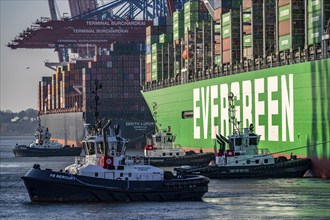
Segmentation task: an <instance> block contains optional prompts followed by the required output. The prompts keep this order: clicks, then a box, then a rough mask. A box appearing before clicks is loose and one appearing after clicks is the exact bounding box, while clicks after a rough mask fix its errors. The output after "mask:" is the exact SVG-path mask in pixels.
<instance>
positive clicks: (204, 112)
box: [193, 74, 294, 142]
mask: <svg viewBox="0 0 330 220" xmlns="http://www.w3.org/2000/svg"><path fill="white" fill-rule="evenodd" d="M293 83H294V80H293V74H288V75H280V76H270V77H267V78H257V79H254V80H245V81H241V82H232V83H229V84H219V85H210V86H206V87H200V88H194V89H193V115H194V118H193V120H194V123H193V124H194V128H193V130H194V139H197V140H200V139H210V138H211V139H215V137H216V134H218V133H221V134H225V135H229V134H230V133H231V132H232V128H231V126H230V123H229V120H230V118H229V111H228V109H229V105H228V97H227V96H228V93H229V92H233V93H234V95H235V96H236V100H235V107H236V118H237V120H238V121H240V122H241V127H244V128H245V127H248V126H249V125H250V124H251V123H253V125H254V127H255V130H256V132H257V133H258V134H260V135H261V140H268V141H290V142H294V93H293Z"/></svg>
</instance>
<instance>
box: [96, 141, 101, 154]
mask: <svg viewBox="0 0 330 220" xmlns="http://www.w3.org/2000/svg"><path fill="white" fill-rule="evenodd" d="M96 146H97V148H96V150H97V153H98V154H103V143H102V142H99V143H96Z"/></svg>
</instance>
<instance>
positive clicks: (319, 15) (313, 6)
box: [307, 0, 330, 46]
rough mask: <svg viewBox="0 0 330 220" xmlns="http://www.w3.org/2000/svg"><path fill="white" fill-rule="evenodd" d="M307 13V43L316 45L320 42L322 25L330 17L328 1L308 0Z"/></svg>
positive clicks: (324, 24) (329, 3) (323, 25)
mask: <svg viewBox="0 0 330 220" xmlns="http://www.w3.org/2000/svg"><path fill="white" fill-rule="evenodd" d="M307 13H308V14H307V19H308V22H307V36H308V37H307V44H308V45H315V46H316V44H320V43H321V40H322V34H323V30H324V27H325V26H326V24H327V21H328V19H329V18H330V2H329V1H321V0H320V1H312V0H308V7H307Z"/></svg>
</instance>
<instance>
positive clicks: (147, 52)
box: [146, 44, 151, 54]
mask: <svg viewBox="0 0 330 220" xmlns="http://www.w3.org/2000/svg"><path fill="white" fill-rule="evenodd" d="M146 54H151V44H147V45H146Z"/></svg>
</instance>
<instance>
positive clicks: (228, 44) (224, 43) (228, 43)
mask: <svg viewBox="0 0 330 220" xmlns="http://www.w3.org/2000/svg"><path fill="white" fill-rule="evenodd" d="M230 49H231V38H230V37H228V38H225V39H223V40H222V50H223V51H227V50H230Z"/></svg>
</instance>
